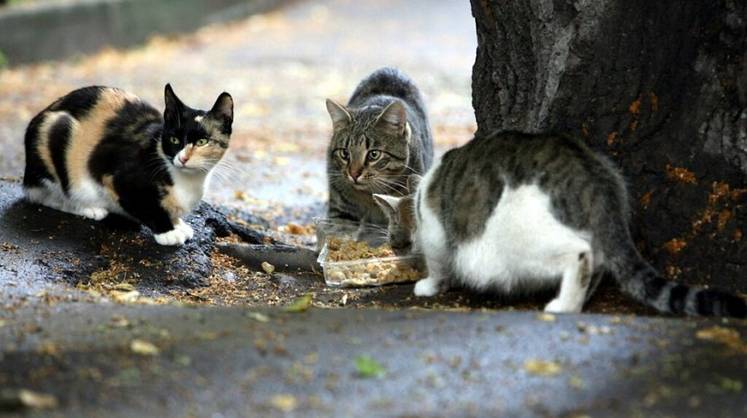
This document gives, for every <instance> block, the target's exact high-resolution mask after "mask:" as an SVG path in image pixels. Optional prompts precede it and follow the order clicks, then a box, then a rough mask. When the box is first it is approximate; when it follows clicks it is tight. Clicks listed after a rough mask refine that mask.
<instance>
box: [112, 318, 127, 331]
mask: <svg viewBox="0 0 747 418" xmlns="http://www.w3.org/2000/svg"><path fill="white" fill-rule="evenodd" d="M111 326H112V327H113V328H126V327H129V326H130V321H128V320H127V318H125V317H124V316H121V315H114V316H112V319H111Z"/></svg>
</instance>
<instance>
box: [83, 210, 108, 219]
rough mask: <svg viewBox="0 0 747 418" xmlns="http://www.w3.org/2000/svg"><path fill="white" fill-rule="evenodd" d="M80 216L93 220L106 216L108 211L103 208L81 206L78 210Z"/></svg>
mask: <svg viewBox="0 0 747 418" xmlns="http://www.w3.org/2000/svg"><path fill="white" fill-rule="evenodd" d="M79 213H80V216H82V217H84V218H88V219H93V220H94V221H100V220H102V219H104V218H106V215H108V214H109V212H108V211H107V210H106V209H104V208H83V209H81V210H80V212H79Z"/></svg>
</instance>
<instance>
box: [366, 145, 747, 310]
mask: <svg viewBox="0 0 747 418" xmlns="http://www.w3.org/2000/svg"><path fill="white" fill-rule="evenodd" d="M413 180H414V179H413ZM375 198H376V200H377V203H379V204H380V205H381V207H382V208H384V209H385V211H386V213H387V216H388V217H389V219H390V225H389V234H390V240H391V243H392V246H394V247H397V248H399V249H400V250H408V249H409V250H410V251H412V252H422V254H423V255H424V257H425V261H426V263H427V266H428V273H429V276H428V278H426V279H423V280H420V281H418V282H417V284H416V286H415V295H417V296H433V295H435V294H436V293H437V292H438V291H439V290H440V289H442V288H444V287H446V285H447V282H448V281H450V280H454V281H457V282H461V283H462V284H464V285H466V286H468V287H471V288H474V289H476V290H487V289H492V290H497V291H499V292H501V293H503V294H507V295H510V294H516V293H521V292H526V291H534V290H539V289H547V288H550V289H552V288H557V286H558V283H559V284H560V290H559V292H558V295H557V297H556V298H555V299H553V300H552V301H550V303H548V304H547V305H546V307H545V310H546V311H549V312H580V311H581V308H582V307H583V304H584V302H585V301H586V300H587V299H588V297H589V295H590V294H591V292H592V291H593V288H594V285H592V276H593V277H594V282H596V283H598V280H599V278H600V277H601V273H603V272H609V273H611V274H612V275H613V276H614V277H615V279H616V280H617V283H618V284H619V286H620V288H621V289H622V290H623V291H624V292H625V293H627V294H628V295H630V296H632V297H633V298H635V299H636V300H638V301H640V302H643V303H645V304H648V305H650V306H652V307H654V308H656V309H658V310H659V311H662V312H671V313H676V314H683V313H684V314H690V315H723V316H734V317H740V318H743V317H745V315H747V306H746V305H745V301H744V300H743V299H742V298H740V297H738V296H736V295H732V294H729V293H726V292H722V291H719V290H713V289H703V288H696V287H688V286H686V285H684V284H679V283H676V282H673V281H669V280H666V279H664V278H663V277H662V276H661V275H660V274H659V273H658V272H656V271H655V270H654V268H653V267H651V265H649V264H648V263H647V262H646V261H644V260H643V258H642V257H641V255H640V254H639V252H638V251H637V249H636V247H635V246H634V244H633V240H632V239H631V235H630V232H629V228H628V224H629V222H630V208H629V207H628V195H627V191H626V187H625V183H624V181H623V178H622V176H621V174H620V172H619V171H618V170H617V169H616V168H615V167H614V166H613V164H612V163H611V162H610V161H609V160H607V159H606V158H604V157H603V156H601V155H600V154H597V153H595V152H593V151H592V150H591V149H590V148H588V147H587V146H586V145H585V144H584V143H583V142H582V141H580V140H578V139H576V138H565V137H560V136H553V135H528V134H521V133H511V132H508V133H498V134H493V135H490V136H482V137H476V138H474V139H473V140H472V141H470V142H469V143H467V144H466V145H464V146H462V147H460V148H456V149H453V150H451V151H449V152H447V153H446V154H445V155H444V156H443V157H442V158H441V160H440V162H438V163H436V165H434V167H432V168H431V169H430V170H429V171H428V172H427V173H426V175H425V176H424V177H423V179H422V181H420V183H419V185H418V186H417V187H416V191H415V193H414V195H411V196H408V197H405V198H398V197H392V196H384V195H376V196H375ZM413 218H414V219H413ZM410 247H412V248H410ZM590 286H591V290H590Z"/></svg>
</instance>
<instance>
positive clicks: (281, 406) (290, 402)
mask: <svg viewBox="0 0 747 418" xmlns="http://www.w3.org/2000/svg"><path fill="white" fill-rule="evenodd" d="M270 404H271V405H272V406H273V407H274V408H275V409H278V410H280V411H283V412H286V413H287V412H292V411H293V410H294V409H296V407H297V406H298V401H297V400H296V397H295V396H293V395H288V394H280V395H275V396H273V397H272V398H271V399H270Z"/></svg>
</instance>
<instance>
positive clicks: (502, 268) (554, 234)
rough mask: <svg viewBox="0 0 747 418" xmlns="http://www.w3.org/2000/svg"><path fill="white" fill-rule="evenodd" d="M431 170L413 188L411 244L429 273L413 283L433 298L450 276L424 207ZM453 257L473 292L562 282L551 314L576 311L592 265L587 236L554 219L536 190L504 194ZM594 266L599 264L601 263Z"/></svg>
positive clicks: (434, 222)
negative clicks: (416, 197) (417, 217)
mask: <svg viewBox="0 0 747 418" xmlns="http://www.w3.org/2000/svg"><path fill="white" fill-rule="evenodd" d="M436 168H437V165H436V166H434V167H433V168H431V170H429V171H428V173H426V175H425V177H424V178H423V180H422V182H421V183H420V186H419V188H418V189H419V192H420V193H422V194H423V196H422V198H421V199H420V213H421V216H422V220H421V223H420V224H418V226H417V233H416V235H417V236H416V241H417V244H416V245H417V248H418V249H420V251H422V253H423V254H424V255H425V258H426V263H427V265H428V273H429V277H428V278H427V279H423V280H421V281H419V282H418V283H417V284H416V287H415V294H416V295H418V296H432V295H434V294H436V293H437V292H438V283H439V282H440V281H441V280H443V278H444V277H443V276H444V275H446V274H450V273H452V272H451V271H448V272H447V271H444V266H443V265H442V264H443V260H445V259H447V256H448V253H447V251H448V249H447V247H446V242H447V240H446V234H445V231H444V228H443V226H442V225H441V222H440V221H439V219H438V217H437V216H436V214H435V213H434V212H433V211H432V210H431V209H430V208H429V207H428V204H427V201H428V199H427V190H428V186H429V184H430V182H431V180H432V174H433V173H434V172H435V171H436ZM581 254H583V257H582V258H580V255H581ZM452 257H453V263H452V266H451V268H453V269H454V270H455V271H454V272H453V273H456V274H457V275H458V276H459V277H460V278H461V279H463V280H464V281H465V282H466V284H468V285H469V286H471V287H473V288H475V289H478V290H480V289H488V288H491V289H497V290H500V291H503V292H505V293H511V292H516V291H522V290H535V289H541V288H548V287H553V286H557V284H558V283H561V282H562V286H561V291H560V293H559V295H558V297H557V298H556V299H555V300H553V301H552V302H551V303H550V304H548V306H547V310H548V311H553V312H577V311H580V309H581V307H582V306H583V302H584V300H585V295H586V291H587V287H588V280H586V281H584V280H581V277H582V275H583V274H587V275H589V276H590V275H591V273H592V269H593V267H594V261H595V260H593V257H592V249H591V237H590V235H589V234H588V233H586V232H584V231H576V230H573V229H572V228H569V227H567V226H565V225H563V224H562V223H560V222H559V221H558V220H557V219H555V217H554V216H553V214H552V212H551V211H550V198H549V196H548V195H546V194H545V193H544V192H542V191H541V190H540V189H539V187H538V186H536V185H523V186H520V187H518V188H516V189H511V188H506V189H504V190H503V194H502V195H501V199H500V201H499V202H498V204H497V206H496V208H495V209H494V211H493V213H492V214H491V216H490V218H488V221H487V223H486V225H485V230H484V231H483V233H482V234H481V235H480V236H477V237H474V238H473V239H471V240H470V241H468V242H464V243H461V244H459V245H458V247H457V249H456V252H455V253H454V254H453V256H452ZM596 261H597V264H596V265H598V263H599V261H600V260H596ZM584 263H588V264H584ZM584 277H585V276H584ZM587 279H588V278H587ZM582 283H586V287H585V286H584V285H583V284H582Z"/></svg>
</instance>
